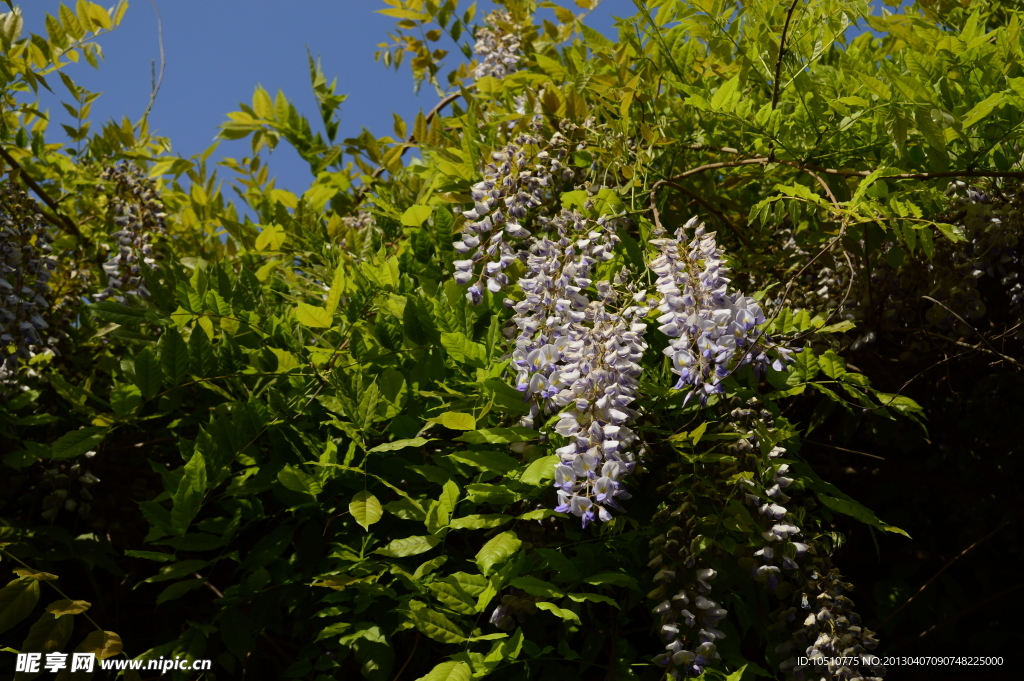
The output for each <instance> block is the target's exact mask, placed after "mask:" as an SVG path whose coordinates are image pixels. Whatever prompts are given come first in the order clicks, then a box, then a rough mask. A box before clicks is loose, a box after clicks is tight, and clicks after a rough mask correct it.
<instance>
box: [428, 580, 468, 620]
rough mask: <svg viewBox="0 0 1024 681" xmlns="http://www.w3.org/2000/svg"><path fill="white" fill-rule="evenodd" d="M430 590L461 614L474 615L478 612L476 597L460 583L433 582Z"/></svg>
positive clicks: (446, 605) (449, 607)
mask: <svg viewBox="0 0 1024 681" xmlns="http://www.w3.org/2000/svg"><path fill="white" fill-rule="evenodd" d="M430 590H431V592H433V594H434V598H436V599H437V600H439V601H441V603H443V604H444V606H445V607H446V608H448V609H449V610H454V611H455V612H457V613H459V614H460V615H472V614H474V613H475V612H476V599H475V598H473V597H472V596H471V595H470V594H468V593H466V591H465V590H464V589H463V588H462V587H460V586H459V585H458V583H454V584H453V583H452V582H451V581H448V580H446V581H443V582H440V581H435V582H431V584H430Z"/></svg>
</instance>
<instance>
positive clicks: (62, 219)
mask: <svg viewBox="0 0 1024 681" xmlns="http://www.w3.org/2000/svg"><path fill="white" fill-rule="evenodd" d="M0 158H3V160H4V161H6V162H7V163H9V164H10V166H11V167H12V168H14V169H16V170H17V171H18V175H19V177H21V179H22V180H24V182H25V184H26V185H28V187H29V189H31V190H32V192H33V193H34V194H35V195H36V196H38V197H39V198H40V199H42V201H43V203H45V204H46V205H47V206H49V207H50V210H52V211H53V216H51V215H48V214H47V213H46V212H44V211H40V212H41V213H42V215H43V217H45V218H46V219H47V221H48V222H49V223H50V224H52V225H53V226H55V227H58V228H60V229H63V230H64V231H66V232H68V233H69V234H72V235H74V236H76V237H78V238H79V239H81V240H82V243H83V244H85V245H86V246H88V245H89V240H88V239H87V238H85V235H84V234H82V231H81V230H80V229H78V225H76V224H75V223H74V221H73V220H72V219H71V218H69V217H68V216H66V215H64V214H63V213H62V212H61V211H60V206H58V205H57V202H56V201H54V200H53V199H51V198H50V196H49V195H48V194H47V193H46V191H44V190H43V188H42V187H40V186H39V184H38V183H37V182H36V181H35V180H33V179H32V176H31V175H29V174H28V173H26V172H25V169H24V168H22V167H21V164H19V163H18V162H17V161H16V160H14V157H13V156H11V155H10V154H9V153H8V152H7V150H6V149H4V148H3V147H2V146H0ZM54 216H55V217H54Z"/></svg>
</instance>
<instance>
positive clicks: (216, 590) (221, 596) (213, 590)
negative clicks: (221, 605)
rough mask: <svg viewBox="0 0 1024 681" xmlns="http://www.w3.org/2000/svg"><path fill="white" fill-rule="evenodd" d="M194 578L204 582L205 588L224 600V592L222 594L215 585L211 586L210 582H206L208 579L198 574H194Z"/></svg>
mask: <svg viewBox="0 0 1024 681" xmlns="http://www.w3.org/2000/svg"><path fill="white" fill-rule="evenodd" d="M192 576H193V577H195V578H196V579H201V580H203V586H205V587H206V588H207V589H209V590H210V591H212V592H213V593H214V594H215V595H216V596H217V598H224V594H223V592H221V590H220V589H218V588H217V587H215V586H214V585H213V584H210V582H208V581H206V577H203V576H202V575H201V574H199V573H198V572H193V573H192Z"/></svg>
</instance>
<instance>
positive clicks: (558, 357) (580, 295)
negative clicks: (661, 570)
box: [505, 210, 647, 526]
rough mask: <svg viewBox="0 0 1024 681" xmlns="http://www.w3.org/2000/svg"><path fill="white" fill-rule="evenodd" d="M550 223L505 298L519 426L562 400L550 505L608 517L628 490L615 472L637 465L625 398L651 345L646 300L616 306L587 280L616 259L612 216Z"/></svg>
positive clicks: (585, 516) (602, 286)
mask: <svg viewBox="0 0 1024 681" xmlns="http://www.w3.org/2000/svg"><path fill="white" fill-rule="evenodd" d="M547 227H548V229H549V230H551V231H552V232H553V233H549V234H545V235H543V236H539V237H536V238H535V239H534V241H533V243H532V245H531V247H530V251H529V254H528V255H527V257H526V266H527V273H526V274H525V275H524V276H523V277H521V278H520V280H519V285H520V288H521V289H522V290H523V294H524V299H523V300H521V301H518V302H516V301H513V300H511V299H509V300H506V301H505V302H506V305H508V306H509V307H512V309H513V310H515V316H514V317H513V322H514V323H515V325H516V327H517V329H518V335H517V336H516V338H515V349H514V350H513V352H512V369H513V370H514V371H516V372H517V377H516V387H517V389H518V390H519V391H520V392H522V393H524V395H525V396H526V398H527V399H529V400H530V407H531V412H530V415H529V416H528V417H526V418H525V419H524V421H523V422H524V425H527V426H531V427H532V426H533V425H534V422H535V420H536V418H537V417H538V416H540V415H542V414H549V413H554V412H556V411H558V410H559V409H564V408H565V407H568V409H565V411H563V412H562V413H561V414H560V416H559V422H558V425H557V426H556V427H555V431H556V432H557V433H558V434H559V435H561V436H562V437H565V438H567V439H568V440H569V442H568V444H566V445H565V446H563V447H561V448H559V449H558V450H557V453H558V455H559V459H560V462H559V464H558V465H557V466H556V469H555V486H556V487H557V488H558V499H559V504H558V507H557V508H556V510H558V511H562V512H571V513H573V514H574V515H576V516H578V517H580V518H581V519H582V521H583V525H584V526H586V525H587V524H588V523H589V522H591V521H592V520H595V519H600V520H605V521H607V520H610V519H611V513H610V511H609V509H611V508H619V505H618V500H619V499H628V498H629V494H628V492H626V491H625V489H623V487H622V484H621V478H622V477H623V476H624V475H626V474H628V473H629V472H630V471H631V470H632V469H633V466H634V454H633V452H632V451H631V447H632V445H633V443H634V442H635V441H636V436H635V435H634V434H633V431H631V430H630V429H629V427H628V425H627V424H628V423H629V422H631V421H632V420H633V419H634V418H635V416H636V412H635V411H634V410H633V409H631V408H630V406H629V405H630V403H631V402H633V400H634V399H635V396H634V393H635V390H636V387H637V377H638V376H639V375H640V373H641V371H642V369H641V368H640V365H639V364H638V362H639V360H640V358H641V356H642V355H643V351H644V350H645V349H646V348H647V344H646V343H645V342H644V339H643V336H644V332H645V331H646V325H645V324H643V323H642V321H641V319H642V317H643V315H644V314H646V313H647V308H643V307H639V306H636V305H632V304H631V303H630V304H628V305H625V306H621V305H620V300H619V298H620V294H619V292H618V291H617V290H616V288H615V287H614V286H613V285H612V284H610V283H609V282H603V281H601V282H596V283H595V282H593V280H592V277H593V275H594V267H595V266H596V265H597V264H598V263H600V262H606V261H608V260H610V259H611V258H612V257H613V252H612V251H613V249H614V247H615V244H616V243H618V237H616V236H615V223H614V220H609V219H608V218H604V217H602V218H598V219H597V220H596V221H593V222H592V221H590V220H588V219H587V218H585V217H583V216H582V215H580V214H579V213H576V212H572V211H567V210H566V211H563V212H562V213H561V214H560V215H559V216H558V217H556V218H555V219H554V220H552V221H551V222H550V223H549V224H548V225H547ZM591 288H596V290H597V299H596V300H594V299H591V298H590V295H592V293H591ZM620 307H624V309H619V308H620Z"/></svg>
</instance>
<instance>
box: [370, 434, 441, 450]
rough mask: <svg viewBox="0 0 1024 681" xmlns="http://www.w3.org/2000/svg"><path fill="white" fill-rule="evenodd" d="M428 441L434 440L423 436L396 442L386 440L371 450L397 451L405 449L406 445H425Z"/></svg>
mask: <svg viewBox="0 0 1024 681" xmlns="http://www.w3.org/2000/svg"><path fill="white" fill-rule="evenodd" d="M428 442H433V440H428V439H426V438H423V437H414V438H410V439H407V440H395V441H394V442H386V443H384V444H382V445H377V446H376V447H374V448H373V449H371V450H370V451H371V452H396V451H398V450H399V449H405V448H406V447H422V446H423V445H425V444H427V443H428Z"/></svg>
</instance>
